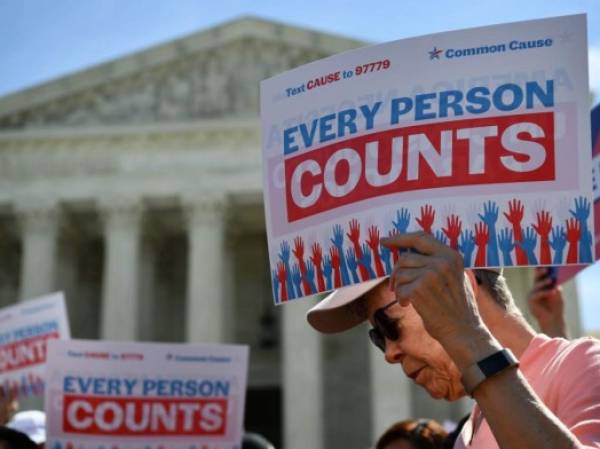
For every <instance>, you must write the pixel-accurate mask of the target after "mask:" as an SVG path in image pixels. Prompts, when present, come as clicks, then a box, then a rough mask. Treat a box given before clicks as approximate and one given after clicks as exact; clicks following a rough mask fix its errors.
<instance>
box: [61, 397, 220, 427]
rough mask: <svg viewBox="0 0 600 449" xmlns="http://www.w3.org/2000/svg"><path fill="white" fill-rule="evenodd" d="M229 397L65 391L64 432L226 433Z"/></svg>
mask: <svg viewBox="0 0 600 449" xmlns="http://www.w3.org/2000/svg"><path fill="white" fill-rule="evenodd" d="M226 424H227V399H225V398H211V399H187V398H168V399H166V398H139V397H135V398H123V397H104V396H102V397H100V396H93V397H90V396H79V395H65V396H64V408H63V428H64V431H65V432H71V433H79V434H88V435H120V436H128V435H146V436H161V435H162V436H168V435H182V436H184V435H195V436H222V435H225V430H226Z"/></svg>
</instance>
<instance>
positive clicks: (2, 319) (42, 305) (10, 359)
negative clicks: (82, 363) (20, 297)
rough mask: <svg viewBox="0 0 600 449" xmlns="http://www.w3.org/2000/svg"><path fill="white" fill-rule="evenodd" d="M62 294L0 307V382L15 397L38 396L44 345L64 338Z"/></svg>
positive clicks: (65, 323) (66, 326)
mask: <svg viewBox="0 0 600 449" xmlns="http://www.w3.org/2000/svg"><path fill="white" fill-rule="evenodd" d="M69 336H70V334H69V323H68V320H67V313H66V309H65V300H64V297H63V294H62V293H54V294H51V295H47V296H43V297H40V298H37V299H32V300H27V301H23V302H21V303H19V304H17V305H14V306H10V307H5V308H3V309H0V385H1V386H2V388H4V389H5V391H9V392H10V393H11V394H12V395H15V396H29V395H42V394H43V391H44V371H45V364H46V345H47V343H48V341H50V340H53V339H68V338H69Z"/></svg>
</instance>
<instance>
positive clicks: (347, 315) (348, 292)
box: [306, 268, 502, 334]
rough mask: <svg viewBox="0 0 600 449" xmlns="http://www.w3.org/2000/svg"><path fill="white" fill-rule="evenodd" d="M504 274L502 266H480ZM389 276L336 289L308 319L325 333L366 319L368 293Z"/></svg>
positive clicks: (332, 332) (309, 312)
mask: <svg viewBox="0 0 600 449" xmlns="http://www.w3.org/2000/svg"><path fill="white" fill-rule="evenodd" d="M479 269H484V270H488V271H494V272H496V273H498V274H502V269H500V268H479ZM388 277H389V276H385V277H381V278H378V279H373V280H371V281H367V282H363V283H361V284H356V285H351V286H348V287H342V288H339V289H337V290H334V291H333V292H332V293H330V294H329V295H328V296H326V297H325V299H323V300H322V301H320V302H319V303H318V304H317V305H316V306H314V307H313V308H312V309H310V310H309V311H308V313H307V314H306V319H307V321H308V323H309V324H310V325H311V326H312V327H313V328H314V329H316V330H317V331H319V332H322V333H324V334H335V333H338V332H344V331H346V330H348V329H351V328H353V327H354V326H357V325H358V324H360V323H362V322H363V321H365V320H366V319H367V318H368V316H367V303H366V294H367V293H368V292H370V291H371V290H373V289H374V288H375V287H377V286H378V285H379V284H381V283H382V282H386V281H387V279H388Z"/></svg>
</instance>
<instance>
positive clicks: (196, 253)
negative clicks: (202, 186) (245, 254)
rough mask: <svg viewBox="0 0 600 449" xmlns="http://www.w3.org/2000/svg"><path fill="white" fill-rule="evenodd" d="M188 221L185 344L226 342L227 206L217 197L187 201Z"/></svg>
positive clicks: (198, 197) (195, 198)
mask: <svg viewBox="0 0 600 449" xmlns="http://www.w3.org/2000/svg"><path fill="white" fill-rule="evenodd" d="M184 207H185V210H186V214H187V219H188V278H187V288H188V290H187V306H186V307H187V312H186V320H187V321H186V340H187V341H188V342H212V343H216V342H223V341H224V338H225V326H224V322H223V319H224V308H225V301H226V297H225V288H224V285H223V283H224V279H225V273H224V270H225V269H226V265H225V263H224V255H225V247H224V235H225V233H224V232H225V219H224V211H225V204H224V200H223V198H220V197H218V196H214V197H212V196H204V197H201V196H197V197H194V198H193V199H192V200H189V201H185V202H184Z"/></svg>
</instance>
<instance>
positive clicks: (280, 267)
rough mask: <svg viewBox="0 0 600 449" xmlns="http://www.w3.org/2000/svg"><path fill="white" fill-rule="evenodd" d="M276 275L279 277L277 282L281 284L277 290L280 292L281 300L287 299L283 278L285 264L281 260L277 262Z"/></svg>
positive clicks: (284, 279)
mask: <svg viewBox="0 0 600 449" xmlns="http://www.w3.org/2000/svg"><path fill="white" fill-rule="evenodd" d="M277 277H278V278H279V283H280V284H281V287H280V288H279V291H280V292H281V301H282V302H284V301H287V300H288V296H287V285H286V278H285V264H284V263H283V262H278V263H277Z"/></svg>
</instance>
